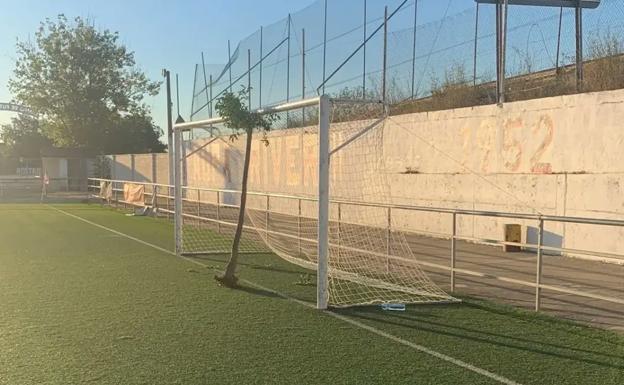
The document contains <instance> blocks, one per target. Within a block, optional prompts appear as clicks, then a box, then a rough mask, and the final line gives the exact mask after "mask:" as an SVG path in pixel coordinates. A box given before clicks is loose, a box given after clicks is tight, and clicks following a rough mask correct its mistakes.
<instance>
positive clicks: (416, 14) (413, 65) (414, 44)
mask: <svg viewBox="0 0 624 385" xmlns="http://www.w3.org/2000/svg"><path fill="white" fill-rule="evenodd" d="M417 21H418V0H414V31H413V32H414V35H413V37H412V99H414V96H415V95H416V94H415V89H414V85H415V79H416V22H417ZM384 33H385V30H384Z"/></svg>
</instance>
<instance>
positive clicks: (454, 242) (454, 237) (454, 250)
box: [451, 213, 457, 293]
mask: <svg viewBox="0 0 624 385" xmlns="http://www.w3.org/2000/svg"><path fill="white" fill-rule="evenodd" d="M452 226H453V230H452V231H451V293H454V292H455V260H456V257H457V213H453V220H452Z"/></svg>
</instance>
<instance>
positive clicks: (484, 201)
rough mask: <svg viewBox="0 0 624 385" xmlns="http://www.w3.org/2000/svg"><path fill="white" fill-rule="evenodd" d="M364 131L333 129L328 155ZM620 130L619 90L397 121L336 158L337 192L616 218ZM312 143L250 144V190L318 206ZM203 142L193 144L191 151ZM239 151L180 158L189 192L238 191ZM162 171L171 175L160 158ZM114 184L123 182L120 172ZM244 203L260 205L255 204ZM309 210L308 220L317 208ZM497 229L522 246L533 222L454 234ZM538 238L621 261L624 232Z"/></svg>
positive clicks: (403, 217)
mask: <svg viewBox="0 0 624 385" xmlns="http://www.w3.org/2000/svg"><path fill="white" fill-rule="evenodd" d="M364 126H365V122H357V123H341V124H335V125H333V126H332V147H335V146H336V145H337V144H339V143H341V142H342V141H344V139H345V138H348V137H349V136H350V135H351V134H353V133H355V132H356V131H357V130H358V129H360V128H362V127H364ZM623 128H624V91H623V90H618V91H610V92H600V93H591V94H582V95H571V96H561V97H553V98H546V99H538V100H531V101H524V102H516V103H508V104H505V105H504V106H503V107H498V106H482V107H474V108H463V109H456V110H448V111H437V112H429V113H419V114H409V115H401V116H393V117H390V118H389V119H387V120H386V122H385V124H384V126H383V129H381V128H378V129H374V130H371V132H370V133H369V134H367V135H365V136H364V137H363V138H362V139H360V140H359V141H357V142H354V144H353V145H351V146H348V147H347V148H345V149H344V150H342V151H340V152H338V153H337V155H336V156H334V157H333V158H332V176H331V178H332V194H333V197H337V196H343V197H345V198H349V197H351V198H353V199H365V200H375V201H380V202H392V203H403V204H411V205H419V206H432V207H449V208H464V209H476V210H488V211H507V212H518V213H533V214H536V213H542V214H555V215H565V216H583V217H595V218H613V219H622V218H624V194H623V192H624V151H622V149H624V134H623V132H622V129H623ZM316 140H317V136H316V134H315V131H314V128H307V129H292V130H284V131H279V132H273V133H271V134H270V136H269V142H270V144H269V146H265V145H264V144H263V143H261V142H260V141H259V140H255V142H254V145H253V153H252V161H251V170H250V189H252V190H259V191H267V192H280V193H286V194H304V195H312V196H314V195H315V194H316V179H317V176H316V172H317V171H316V167H317V163H318V162H317V155H316V152H317V142H316ZM204 144H205V140H196V141H194V142H192V143H190V144H189V145H188V147H189V148H188V150H187V151H192V150H195V149H198V148H200V147H201V146H202V145H204ZM243 146H244V138H240V139H239V140H238V141H235V142H233V143H231V142H229V141H227V139H225V140H217V141H215V142H214V143H212V144H210V145H208V146H206V147H205V148H203V149H202V150H200V151H197V152H196V153H195V154H193V155H192V156H190V157H189V158H188V160H187V170H188V171H187V173H188V175H187V179H188V184H189V185H190V186H200V187H213V188H232V189H237V188H239V187H240V178H241V171H242V170H241V169H242V159H243ZM158 159H159V160H160V155H159V158H158ZM128 162H129V161H128V159H119V161H118V163H119V165H120V167H121V168H124V167H129V163H128ZM135 167H136V159H135ZM157 168H158V170H159V172H160V170H163V169H164V170H166V155H165V160H163V162H162V165H161V163H160V162H159V163H158V167H157ZM116 177H117V178H118V179H125V178H121V173H120V174H119V175H118V174H116ZM135 177H136V176H135ZM159 179H160V178H159ZM225 198H227V199H230V200H232V201H235V200H236V199H237V198H236V196H234V195H232V196H229V197H225ZM206 199H208V197H206ZM251 204H252V207H253V206H254V205H257V206H259V207H263V206H264V203H263V201H262V199H256V198H253V199H252V200H251ZM275 204H276V206H273V204H272V209H273V208H274V207H275V208H276V209H279V207H280V205H281V206H283V209H284V210H290V208H289V203H287V202H282V203H278V202H276V203H275ZM306 210H309V211H310V214H311V215H313V211H314V208H313V207H310V208H309V209H304V211H306ZM350 211H351V213H350ZM356 211H357V210H356V209H352V208H351V209H346V210H345V211H344V212H343V213H342V214H343V219H344V218H345V216H346V217H349V216H351V217H352V218H353V219H356V217H359V218H360V220H362V218H364V219H363V220H364V221H365V222H366V223H369V224H376V225H377V224H382V223H384V218H385V216H386V214H385V213H384V212H382V211H380V210H376V211H374V212H373V211H372V210H371V211H369V212H359V213H358V212H356ZM332 215H333V216H334V217H335V216H336V208H335V207H332ZM392 222H393V226H395V227H400V228H407V229H410V230H413V231H420V232H424V233H428V232H431V233H442V234H449V233H450V230H451V217H450V215H448V214H435V213H434V214H432V213H414V212H409V213H408V212H401V211H400V210H396V212H394V213H393V220H392ZM504 223H521V224H523V225H525V226H526V231H525V234H524V238H525V239H526V240H528V241H530V242H535V240H536V231H535V226H536V225H537V223H536V222H534V221H518V220H497V219H492V218H483V217H472V216H459V217H458V229H459V234H460V235H463V236H470V237H476V238H482V239H497V240H501V239H502V237H503V231H502V225H503V224H504ZM545 229H546V244H547V245H551V246H563V247H567V248H573V249H591V250H596V251H604V252H611V253H621V254H624V229H621V228H610V227H605V226H602V227H599V226H589V225H574V224H567V225H563V224H555V223H546V227H545Z"/></svg>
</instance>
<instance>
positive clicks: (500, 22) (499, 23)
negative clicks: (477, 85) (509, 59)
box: [496, 0, 508, 105]
mask: <svg viewBox="0 0 624 385" xmlns="http://www.w3.org/2000/svg"><path fill="white" fill-rule="evenodd" d="M507 8H508V0H498V1H497V3H496V56H497V63H496V67H497V76H496V85H497V98H496V102H497V104H498V105H502V104H503V103H505V55H506V44H505V43H506V39H507V36H506V35H507Z"/></svg>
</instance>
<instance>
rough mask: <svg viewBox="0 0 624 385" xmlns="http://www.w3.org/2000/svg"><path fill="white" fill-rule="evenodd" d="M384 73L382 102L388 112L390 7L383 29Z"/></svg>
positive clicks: (386, 11)
mask: <svg viewBox="0 0 624 385" xmlns="http://www.w3.org/2000/svg"><path fill="white" fill-rule="evenodd" d="M383 31H384V34H383V70H382V71H383V73H382V75H381V93H382V97H381V100H382V101H383V105H384V111H386V105H387V100H386V96H387V95H386V73H387V64H388V55H387V54H388V6H386V7H385V8H384V28H383Z"/></svg>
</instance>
